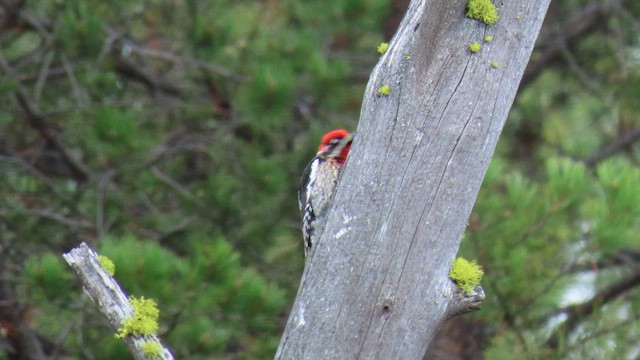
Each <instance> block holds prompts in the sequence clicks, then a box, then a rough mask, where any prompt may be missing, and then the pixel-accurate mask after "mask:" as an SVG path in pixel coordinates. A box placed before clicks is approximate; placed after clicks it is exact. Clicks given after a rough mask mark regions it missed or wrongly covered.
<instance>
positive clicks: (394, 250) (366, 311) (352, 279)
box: [276, 0, 550, 359]
mask: <svg viewBox="0 0 640 360" xmlns="http://www.w3.org/2000/svg"><path fill="white" fill-rule="evenodd" d="M549 1H550V0H542V1H531V0H508V1H502V2H501V1H496V2H494V3H495V5H496V6H497V7H498V9H499V15H500V19H499V21H498V22H497V23H496V24H495V25H493V26H487V25H485V24H482V23H480V22H479V21H477V20H472V19H468V18H466V17H465V6H466V0H447V1H440V0H438V1H436V0H422V1H412V2H411V5H410V8H409V10H408V12H407V14H406V16H405V18H404V20H403V22H402V24H401V25H400V27H399V29H398V32H397V33H396V35H395V36H394V38H393V39H392V41H391V42H390V48H389V50H388V51H387V52H386V53H385V54H384V55H383V56H382V57H381V58H380V61H379V63H378V65H377V66H376V68H375V69H374V71H373V73H372V75H371V78H370V79H369V84H368V86H367V89H366V93H365V96H364V101H363V105H362V112H361V116H360V122H359V125H358V129H357V135H356V139H355V142H354V145H353V148H352V150H351V153H350V155H349V160H348V162H347V165H346V168H345V171H344V172H343V177H342V180H341V182H340V184H339V185H338V190H337V193H336V197H335V199H334V204H333V208H332V210H331V213H330V214H329V217H328V220H327V224H326V227H325V231H324V232H323V234H322V235H321V238H320V242H319V244H318V246H317V247H316V250H315V251H314V252H313V253H312V254H311V256H310V257H309V259H308V260H307V266H306V268H305V272H304V274H303V277H302V280H301V284H300V288H299V290H298V295H297V298H296V301H295V304H294V306H293V308H292V311H291V315H290V318H289V320H288V323H287V327H286V330H285V333H284V335H283V337H282V340H281V343H280V347H279V349H278V353H277V354H276V358H277V359H420V358H422V356H423V354H424V353H425V351H426V349H427V346H428V344H429V342H430V340H431V339H432V337H433V336H434V334H435V332H436V331H437V329H438V327H439V325H440V323H441V322H442V321H443V320H444V319H445V318H447V317H448V316H451V315H452V314H451V313H448V312H447V309H448V308H449V309H450V311H451V309H452V308H455V306H451V305H452V304H451V302H452V301H453V300H452V299H455V296H453V291H452V283H451V281H450V280H449V279H448V272H449V269H450V266H451V263H452V260H453V259H454V257H455V255H456V252H457V250H458V246H459V244H460V239H461V236H462V234H463V232H464V229H465V227H466V223H467V219H468V217H469V214H470V212H471V209H472V207H473V204H474V201H475V199H476V196H477V193H478V190H479V188H480V184H481V183H482V179H483V177H484V174H485V172H486V169H487V166H488V164H489V161H490V160H491V156H492V154H493V151H494V149H495V146H496V143H497V141H498V137H499V135H500V132H501V131H502V128H503V125H504V122H505V120H506V118H507V114H508V112H509V109H510V108H511V105H512V103H513V100H514V97H515V94H516V91H517V89H518V84H519V82H520V79H521V77H522V74H523V71H524V69H525V65H526V64H527V62H528V60H529V57H530V55H531V51H532V49H533V46H534V43H535V39H536V37H537V35H538V32H539V30H540V27H541V25H542V21H543V18H544V15H545V13H546V10H547V7H548V5H549ZM485 35H490V36H492V37H493V40H492V41H491V42H490V43H485V42H484V37H485ZM472 42H478V43H480V44H481V45H482V49H481V50H480V51H479V52H477V53H471V52H470V51H469V44H470V43H472ZM492 62H497V63H498V67H497V68H494V67H493V66H492ZM383 85H389V86H390V87H391V94H390V95H389V96H384V95H380V94H378V89H379V88H380V87H381V86H383ZM495 241H500V240H499V239H495ZM471 303H472V304H475V305H476V306H477V302H471ZM460 312H464V311H461V309H460V308H459V307H458V308H456V310H455V313H460Z"/></svg>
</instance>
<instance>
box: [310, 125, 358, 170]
mask: <svg viewBox="0 0 640 360" xmlns="http://www.w3.org/2000/svg"><path fill="white" fill-rule="evenodd" d="M352 141H353V136H352V135H351V134H349V132H348V131H347V130H344V129H337V130H332V131H329V132H328V133H326V134H325V135H324V136H323V137H322V141H321V142H320V146H319V147H318V154H317V156H319V157H323V158H326V159H333V160H335V161H337V162H339V163H341V164H343V163H344V162H345V161H346V160H347V155H349V150H351V142H352Z"/></svg>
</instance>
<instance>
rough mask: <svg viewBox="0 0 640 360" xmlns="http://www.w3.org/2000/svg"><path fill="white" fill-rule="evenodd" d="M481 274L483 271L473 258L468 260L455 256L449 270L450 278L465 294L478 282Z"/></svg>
mask: <svg viewBox="0 0 640 360" xmlns="http://www.w3.org/2000/svg"><path fill="white" fill-rule="evenodd" d="M482 275H484V271H482V267H480V265H478V263H476V261H475V260H473V261H468V260H465V259H463V258H457V259H456V261H454V262H453V267H452V268H451V271H450V272H449V277H450V278H451V280H453V281H455V282H456V284H458V287H460V289H462V291H464V292H465V293H467V294H469V293H471V291H473V288H475V287H476V285H478V284H479V283H480V280H481V279H482Z"/></svg>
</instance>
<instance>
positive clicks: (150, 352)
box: [142, 341, 162, 359]
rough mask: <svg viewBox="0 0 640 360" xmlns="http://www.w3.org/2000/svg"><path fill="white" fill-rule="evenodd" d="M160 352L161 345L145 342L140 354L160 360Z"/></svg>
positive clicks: (154, 342)
mask: <svg viewBox="0 0 640 360" xmlns="http://www.w3.org/2000/svg"><path fill="white" fill-rule="evenodd" d="M161 352H162V345H160V344H159V343H158V342H157V341H147V342H145V343H144V345H142V353H143V354H144V355H145V356H147V357H150V358H152V359H160V353H161Z"/></svg>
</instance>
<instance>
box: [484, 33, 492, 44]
mask: <svg viewBox="0 0 640 360" xmlns="http://www.w3.org/2000/svg"><path fill="white" fill-rule="evenodd" d="M491 41H493V36H489V35H487V36H485V37H484V42H486V43H490V42H491Z"/></svg>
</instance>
